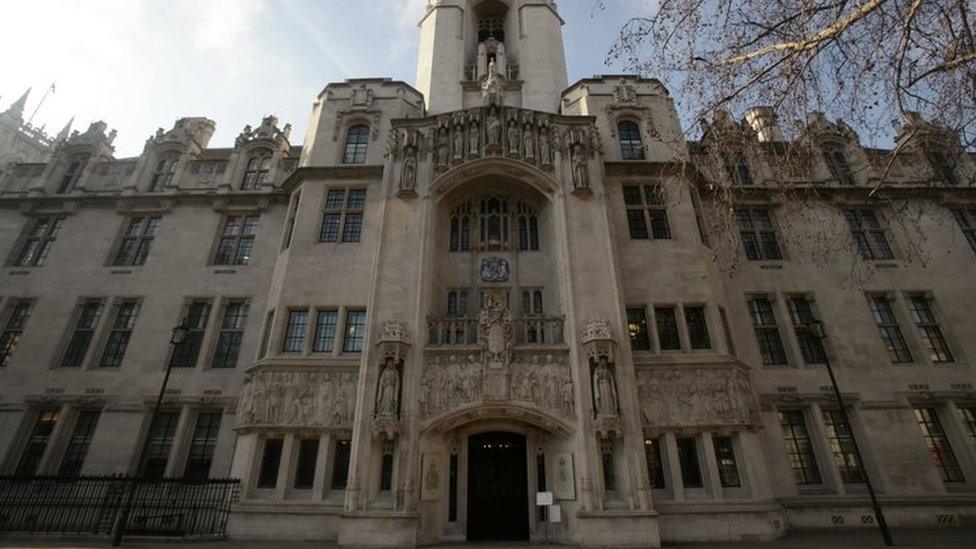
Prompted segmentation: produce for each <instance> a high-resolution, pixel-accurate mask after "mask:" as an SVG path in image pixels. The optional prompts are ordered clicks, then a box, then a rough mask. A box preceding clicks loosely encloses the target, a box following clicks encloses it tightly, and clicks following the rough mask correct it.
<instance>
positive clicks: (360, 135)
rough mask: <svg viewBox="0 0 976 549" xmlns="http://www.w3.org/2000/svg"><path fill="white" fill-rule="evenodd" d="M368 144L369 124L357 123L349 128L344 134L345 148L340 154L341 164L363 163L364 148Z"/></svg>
mask: <svg viewBox="0 0 976 549" xmlns="http://www.w3.org/2000/svg"><path fill="white" fill-rule="evenodd" d="M368 146H369V126H367V125H365V124H359V125H357V126H353V127H351V128H349V133H347V134H346V148H345V152H344V153H343V155H342V163H343V164H364V163H365V162H366V149H367V147H368Z"/></svg>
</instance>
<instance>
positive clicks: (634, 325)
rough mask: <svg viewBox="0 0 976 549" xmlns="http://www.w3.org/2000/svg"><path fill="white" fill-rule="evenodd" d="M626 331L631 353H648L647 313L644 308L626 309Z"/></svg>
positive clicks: (649, 338)
mask: <svg viewBox="0 0 976 549" xmlns="http://www.w3.org/2000/svg"><path fill="white" fill-rule="evenodd" d="M627 331H628V332H629V333H630V348H631V350H633V351H650V350H651V335H650V332H649V331H648V328H647V312H646V311H645V310H644V307H634V308H628V309H627Z"/></svg>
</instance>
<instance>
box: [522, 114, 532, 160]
mask: <svg viewBox="0 0 976 549" xmlns="http://www.w3.org/2000/svg"><path fill="white" fill-rule="evenodd" d="M532 133H533V132H532V123H531V122H526V123H525V131H524V132H523V133H522V139H523V140H524V141H525V147H524V150H525V152H524V154H525V159H526V160H527V161H532V160H535V139H533V135H532Z"/></svg>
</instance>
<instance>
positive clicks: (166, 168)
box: [148, 153, 180, 193]
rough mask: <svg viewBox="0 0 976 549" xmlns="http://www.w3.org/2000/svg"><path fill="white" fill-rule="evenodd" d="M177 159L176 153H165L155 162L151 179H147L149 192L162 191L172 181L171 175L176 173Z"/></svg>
mask: <svg viewBox="0 0 976 549" xmlns="http://www.w3.org/2000/svg"><path fill="white" fill-rule="evenodd" d="M179 159H180V157H179V155H177V154H176V153H167V154H165V155H163V156H162V158H160V159H159V161H158V162H156V169H155V170H153V175H152V179H151V180H150V181H149V189H148V191H149V192H151V193H159V192H163V190H164V189H165V188H166V186H167V185H169V184H170V183H171V182H172V181H173V176H174V175H175V174H176V163H177V162H178V161H179Z"/></svg>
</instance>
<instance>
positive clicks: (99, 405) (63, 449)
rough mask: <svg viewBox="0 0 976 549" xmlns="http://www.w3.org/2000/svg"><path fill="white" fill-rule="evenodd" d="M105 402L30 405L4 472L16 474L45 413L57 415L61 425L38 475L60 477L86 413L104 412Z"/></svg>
mask: <svg viewBox="0 0 976 549" xmlns="http://www.w3.org/2000/svg"><path fill="white" fill-rule="evenodd" d="M104 407H105V403H104V402H80V401H61V402H58V401H54V402H41V401H28V402H27V405H26V407H25V409H24V413H23V414H22V415H21V419H20V425H19V427H18V429H17V432H16V434H15V436H14V437H13V439H12V441H11V444H10V447H9V450H10V451H9V452H8V453H7V459H6V462H5V463H4V464H3V467H2V468H0V470H2V471H5V472H8V473H14V472H15V471H16V469H17V467H18V466H19V464H20V462H21V461H22V459H23V455H24V452H25V451H26V449H27V445H28V444H29V442H30V438H31V432H32V430H33V427H34V425H35V423H36V422H37V419H38V418H39V417H40V415H41V413H43V412H48V411H49V412H54V413H56V414H57V422H56V424H55V425H54V426H53V429H52V431H51V433H50V435H49V436H48V440H47V443H46V445H45V447H44V449H43V451H42V453H41V455H40V457H39V461H38V462H37V468H36V472H35V474H37V475H58V474H59V471H60V470H61V469H62V467H63V466H64V464H65V459H66V458H67V455H68V451H69V450H71V444H72V443H73V439H74V438H75V430H76V427H77V426H78V421H79V419H80V417H81V414H82V413H85V412H99V414H101V413H102V412H103V411H104ZM100 420H101V418H100V417H99V419H98V420H97V421H96V422H95V426H94V429H93V430H92V432H91V433H90V437H89V440H88V445H87V448H85V450H84V452H83V455H82V457H81V461H82V465H81V467H82V468H83V467H84V464H85V461H86V460H87V458H88V455H89V454H90V451H91V448H92V446H91V441H92V439H93V438H94V436H95V433H96V432H97V431H98V426H99V423H100Z"/></svg>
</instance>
